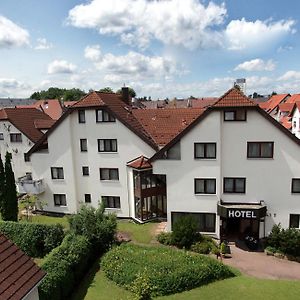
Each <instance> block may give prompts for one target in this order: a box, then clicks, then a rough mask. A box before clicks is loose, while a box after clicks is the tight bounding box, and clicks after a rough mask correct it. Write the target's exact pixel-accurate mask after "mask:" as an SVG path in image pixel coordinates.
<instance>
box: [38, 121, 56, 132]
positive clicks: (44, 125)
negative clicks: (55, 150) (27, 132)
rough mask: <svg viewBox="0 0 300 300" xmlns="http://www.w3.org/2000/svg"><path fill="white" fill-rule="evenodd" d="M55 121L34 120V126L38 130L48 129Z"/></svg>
mask: <svg viewBox="0 0 300 300" xmlns="http://www.w3.org/2000/svg"><path fill="white" fill-rule="evenodd" d="M55 122H56V120H35V121H34V126H35V128H37V129H39V130H44V129H49V128H51V127H52V126H53V124H54V123H55Z"/></svg>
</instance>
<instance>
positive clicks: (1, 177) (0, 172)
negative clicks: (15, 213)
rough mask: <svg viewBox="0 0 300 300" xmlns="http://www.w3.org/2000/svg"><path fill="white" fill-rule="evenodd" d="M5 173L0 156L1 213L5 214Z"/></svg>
mask: <svg viewBox="0 0 300 300" xmlns="http://www.w3.org/2000/svg"><path fill="white" fill-rule="evenodd" d="M4 176H5V173H4V167H3V162H2V159H1V156H0V215H2V214H3V206H4V186H5V177H4Z"/></svg>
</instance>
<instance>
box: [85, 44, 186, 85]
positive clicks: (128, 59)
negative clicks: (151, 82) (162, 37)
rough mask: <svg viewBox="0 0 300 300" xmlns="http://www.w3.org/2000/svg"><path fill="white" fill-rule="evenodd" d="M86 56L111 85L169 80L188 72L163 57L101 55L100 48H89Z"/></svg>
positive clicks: (137, 54) (139, 54) (128, 54)
mask: <svg viewBox="0 0 300 300" xmlns="http://www.w3.org/2000/svg"><path fill="white" fill-rule="evenodd" d="M84 56H85V57H86V58H87V59H89V60H91V61H92V62H93V63H94V65H95V67H96V68H97V69H98V70H101V71H103V73H105V76H104V79H105V80H106V81H107V82H111V83H117V82H118V83H122V82H124V80H125V81H128V79H130V80H143V81H145V80H148V79H153V78H160V79H163V80H169V79H170V78H172V77H173V76H175V75H181V74H184V73H185V72H187V71H186V70H185V69H184V67H183V66H179V65H178V64H177V63H176V62H175V61H174V60H172V59H171V58H168V57H163V56H146V55H143V54H141V53H138V52H134V51H130V52H128V53H127V54H125V55H114V54H112V53H106V54H101V50H100V46H99V45H94V46H87V47H86V48H85V51H84Z"/></svg>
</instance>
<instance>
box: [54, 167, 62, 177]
mask: <svg viewBox="0 0 300 300" xmlns="http://www.w3.org/2000/svg"><path fill="white" fill-rule="evenodd" d="M51 178H52V179H64V169H63V168H57V167H52V168H51Z"/></svg>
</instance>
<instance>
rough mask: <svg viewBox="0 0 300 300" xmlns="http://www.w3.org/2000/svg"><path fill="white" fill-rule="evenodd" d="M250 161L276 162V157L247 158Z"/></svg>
mask: <svg viewBox="0 0 300 300" xmlns="http://www.w3.org/2000/svg"><path fill="white" fill-rule="evenodd" d="M247 159H248V160H274V157H247Z"/></svg>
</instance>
